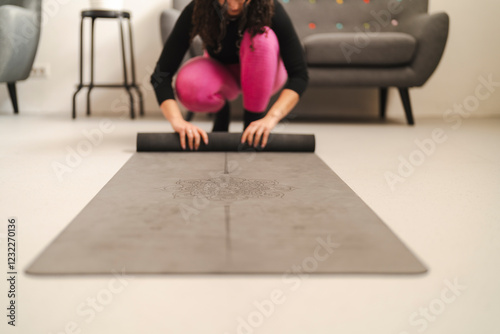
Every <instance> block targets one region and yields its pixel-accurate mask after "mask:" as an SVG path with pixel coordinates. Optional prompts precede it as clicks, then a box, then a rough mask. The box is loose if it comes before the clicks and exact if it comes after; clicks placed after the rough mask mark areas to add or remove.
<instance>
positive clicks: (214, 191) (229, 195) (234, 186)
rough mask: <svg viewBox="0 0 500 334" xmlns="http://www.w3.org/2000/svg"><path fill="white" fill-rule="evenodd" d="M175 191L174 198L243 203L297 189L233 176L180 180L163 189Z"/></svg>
mask: <svg viewBox="0 0 500 334" xmlns="http://www.w3.org/2000/svg"><path fill="white" fill-rule="evenodd" d="M162 189H163V190H166V191H173V193H172V194H173V196H174V198H193V197H201V198H207V199H209V200H212V201H241V200H246V199H254V198H280V197H283V196H284V195H285V193H286V192H288V191H291V190H294V189H296V188H294V187H291V186H285V185H281V184H280V183H279V182H278V181H276V180H255V179H245V178H240V177H232V176H227V177H226V176H221V177H215V178H210V179H198V180H179V181H177V182H176V186H174V187H165V188H162Z"/></svg>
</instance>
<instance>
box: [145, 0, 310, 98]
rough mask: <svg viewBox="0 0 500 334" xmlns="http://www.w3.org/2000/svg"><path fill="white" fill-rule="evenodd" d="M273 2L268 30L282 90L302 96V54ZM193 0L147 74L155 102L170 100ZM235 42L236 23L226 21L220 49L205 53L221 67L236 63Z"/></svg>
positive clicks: (286, 19) (287, 21)
mask: <svg viewBox="0 0 500 334" xmlns="http://www.w3.org/2000/svg"><path fill="white" fill-rule="evenodd" d="M273 1H274V16H273V17H272V21H271V27H270V28H271V29H272V30H273V31H274V32H275V34H276V36H277V37H278V43H279V47H280V54H281V58H282V59H283V64H284V65H285V68H286V71H287V73H288V81H287V83H286V84H285V87H284V88H288V89H291V90H293V91H295V92H297V94H299V96H300V95H302V93H303V92H304V91H305V89H306V87H307V82H308V80H309V77H308V74H307V66H306V63H305V59H304V53H303V50H302V46H301V44H300V41H299V38H298V36H297V33H296V32H295V29H294V27H293V24H292V22H291V20H290V18H289V17H288V14H287V13H286V12H285V9H284V8H283V6H282V5H281V4H280V3H279V2H278V1H277V0H273ZM193 9H194V1H191V3H189V4H188V5H187V6H186V7H185V8H184V10H183V11H182V13H181V15H180V16H179V18H178V19H177V22H176V23H175V25H174V28H173V30H172V33H171V34H170V36H169V37H168V39H167V41H166V43H165V45H164V47H163V51H162V53H161V56H160V58H159V60H158V62H157V64H156V68H155V71H154V72H153V74H152V75H151V84H152V85H153V87H154V90H155V94H156V98H157V100H158V103H159V104H160V105H161V103H162V102H163V101H165V100H168V99H174V98H175V97H174V91H173V89H172V78H173V76H174V75H175V73H176V72H177V70H178V69H179V67H180V65H181V63H182V59H183V58H184V55H185V54H186V51H187V50H188V48H189V46H190V34H191V31H192V29H193V23H192V16H193ZM237 40H238V20H235V21H229V23H228V25H227V32H226V36H225V38H224V39H223V40H222V43H221V44H222V49H221V51H220V52H219V53H215V52H214V49H213V48H211V47H207V52H208V54H209V55H210V56H211V57H213V58H214V59H216V60H218V61H220V62H221V63H223V64H237V63H239V62H240V59H239V49H238V47H237V45H236V42H237Z"/></svg>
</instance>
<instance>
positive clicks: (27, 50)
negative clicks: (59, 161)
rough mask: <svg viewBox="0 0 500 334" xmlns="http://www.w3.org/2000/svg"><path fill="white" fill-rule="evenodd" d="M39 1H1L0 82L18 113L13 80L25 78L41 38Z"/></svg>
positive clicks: (15, 111) (28, 73)
mask: <svg viewBox="0 0 500 334" xmlns="http://www.w3.org/2000/svg"><path fill="white" fill-rule="evenodd" d="M41 7H42V1H41V0H0V82H6V83H7V86H8V89H9V95H10V99H11V101H12V105H13V107H14V113H16V114H17V113H19V109H18V105H17V94H16V82H17V81H20V80H25V79H26V78H28V76H29V75H30V72H31V67H32V66H33V61H34V59H35V54H36V50H37V48H38V41H39V39H40V19H41V12H42V8H41Z"/></svg>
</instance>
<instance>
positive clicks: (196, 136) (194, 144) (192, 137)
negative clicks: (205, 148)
mask: <svg viewBox="0 0 500 334" xmlns="http://www.w3.org/2000/svg"><path fill="white" fill-rule="evenodd" d="M171 125H172V127H173V128H174V131H175V132H177V133H178V134H179V137H180V140H181V147H182V149H183V150H185V149H186V141H187V144H188V147H189V149H190V150H191V151H192V150H193V149H194V150H195V151H197V150H198V148H199V147H200V143H201V139H203V142H204V143H205V145H208V135H207V133H206V132H205V131H204V130H203V129H200V128H199V127H197V126H196V125H193V124H191V123H189V122H188V121H185V120H184V119H178V120H176V121H173V122H171Z"/></svg>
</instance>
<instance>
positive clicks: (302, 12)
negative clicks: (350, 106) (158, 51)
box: [161, 0, 449, 124]
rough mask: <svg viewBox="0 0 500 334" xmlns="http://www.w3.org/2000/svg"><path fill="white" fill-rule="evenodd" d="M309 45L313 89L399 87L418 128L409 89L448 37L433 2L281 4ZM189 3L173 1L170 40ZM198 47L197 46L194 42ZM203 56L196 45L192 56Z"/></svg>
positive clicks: (165, 26)
mask: <svg viewBox="0 0 500 334" xmlns="http://www.w3.org/2000/svg"><path fill="white" fill-rule="evenodd" d="M279 1H281V3H282V4H283V6H284V8H285V10H286V11H287V13H288V14H289V16H290V18H291V19H292V22H293V24H294V26H295V29H296V30H297V33H298V35H299V38H300V40H301V42H302V44H303V46H304V50H305V57H306V60H307V65H308V69H309V77H310V81H309V84H310V86H319V87H325V86H337V87H374V88H378V89H380V117H381V118H385V109H386V101H387V92H388V88H389V87H397V88H398V89H399V93H400V95H401V99H402V101H403V107H404V110H405V113H406V118H407V121H408V124H414V120H413V114H412V109H411V104H410V96H409V92H408V89H409V88H410V87H418V86H422V85H423V84H424V83H425V82H426V81H427V79H429V77H430V76H431V74H432V73H433V72H434V70H435V69H436V67H437V65H438V64H439V61H440V59H441V56H442V54H443V51H444V47H445V45H446V40H447V38H448V28H449V17H448V15H447V14H446V13H436V14H428V12H427V11H428V0H279ZM187 3H189V0H174V2H173V8H174V9H169V10H166V11H164V12H163V13H162V15H161V32H162V38H163V41H165V40H166V39H167V37H168V35H169V34H170V31H171V30H172V27H173V25H174V23H175V20H176V19H177V17H178V15H179V10H180V9H182V8H184V6H185V5H186V4H187ZM193 44H196V43H193ZM196 54H200V46H199V44H196V45H194V46H192V47H191V50H190V51H189V54H188V55H187V57H189V56H194V55H196Z"/></svg>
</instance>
